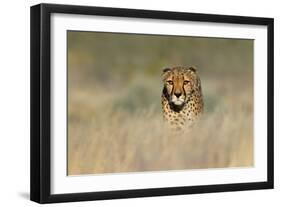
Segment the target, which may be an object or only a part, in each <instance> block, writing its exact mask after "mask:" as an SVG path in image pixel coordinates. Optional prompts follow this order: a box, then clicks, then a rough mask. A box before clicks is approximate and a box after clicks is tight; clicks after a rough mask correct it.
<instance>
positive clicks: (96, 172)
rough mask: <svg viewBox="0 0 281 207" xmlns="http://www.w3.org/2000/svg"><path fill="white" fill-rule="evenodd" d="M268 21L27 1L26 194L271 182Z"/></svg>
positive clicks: (131, 193) (79, 195) (132, 192)
mask: <svg viewBox="0 0 281 207" xmlns="http://www.w3.org/2000/svg"><path fill="white" fill-rule="evenodd" d="M273 91H274V90H273V19H271V18H261V17H242V16H226V15H214V14H195V13H181V12H169V11H152V10H135V9H121V8H103V7H88V6H70V5H54V4H40V5H35V6H33V7H31V184H30V186H31V200H33V201H36V202H39V203H53V202H69V201H86V200H101V199H118V198H132V197H145V196H164V195H179V194H194V193H211V192H223V191H240V190H255V189H270V188H273Z"/></svg>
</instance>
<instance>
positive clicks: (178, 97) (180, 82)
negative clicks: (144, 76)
mask: <svg viewBox="0 0 281 207" xmlns="http://www.w3.org/2000/svg"><path fill="white" fill-rule="evenodd" d="M163 82H164V89H166V93H167V95H168V100H169V102H170V103H172V104H174V105H176V106H182V105H184V104H185V103H186V102H187V101H188V99H189V97H190V94H192V93H193V91H194V90H195V87H196V85H197V76H196V73H195V69H194V68H180V69H178V68H174V69H170V68H168V69H164V71H163Z"/></svg>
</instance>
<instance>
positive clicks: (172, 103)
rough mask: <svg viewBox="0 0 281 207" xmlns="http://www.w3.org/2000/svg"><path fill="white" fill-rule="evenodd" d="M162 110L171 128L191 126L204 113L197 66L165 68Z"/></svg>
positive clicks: (177, 128)
mask: <svg viewBox="0 0 281 207" xmlns="http://www.w3.org/2000/svg"><path fill="white" fill-rule="evenodd" d="M162 79H163V83H164V87H163V91H162V97H161V98H162V110H163V117H164V120H165V121H166V122H167V123H168V125H169V126H170V128H172V129H175V130H183V129H186V128H187V129H188V128H190V127H191V126H192V125H193V124H194V123H195V121H196V120H197V119H198V118H199V117H200V116H201V114H202V113H203V107H204V102H203V95H202V89H201V81H200V78H199V75H198V72H197V70H196V68H195V67H182V66H177V67H173V68H165V69H163V74H162Z"/></svg>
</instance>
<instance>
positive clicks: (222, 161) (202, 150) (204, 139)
mask: <svg viewBox="0 0 281 207" xmlns="http://www.w3.org/2000/svg"><path fill="white" fill-rule="evenodd" d="M246 80H247V81H248V80H249V79H247V78H244V79H243V78H237V79H233V78H231V79H229V80H228V79H227V78H224V79H223V80H222V79H218V78H213V79H212V78H210V77H209V78H208V79H206V80H204V78H203V79H202V85H203V93H204V98H205V114H204V116H203V117H202V120H200V122H199V123H198V125H196V126H195V127H194V128H193V129H192V130H190V131H186V132H183V133H180V134H179V133H174V132H169V131H167V130H166V128H165V125H164V124H163V121H162V114H161V110H160V108H161V105H160V95H161V83H160V81H159V80H155V79H151V80H145V79H142V78H139V79H138V80H136V81H132V83H131V85H130V87H119V88H118V87H109V88H107V87H99V86H98V85H99V84H93V85H90V86H89V85H87V86H86V85H70V88H69V100H68V104H69V105H68V110H69V111H68V174H69V175H80V174H93V173H117V172H141V171H164V170H183V169H202V168H226V167H245V166H253V90H252V83H251V82H250V83H248V82H246ZM117 88H118V90H117ZM150 97H152V98H150Z"/></svg>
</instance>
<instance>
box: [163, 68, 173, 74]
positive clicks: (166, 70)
mask: <svg viewBox="0 0 281 207" xmlns="http://www.w3.org/2000/svg"><path fill="white" fill-rule="evenodd" d="M171 70H172V69H171V68H164V69H163V73H166V72H168V71H171Z"/></svg>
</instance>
